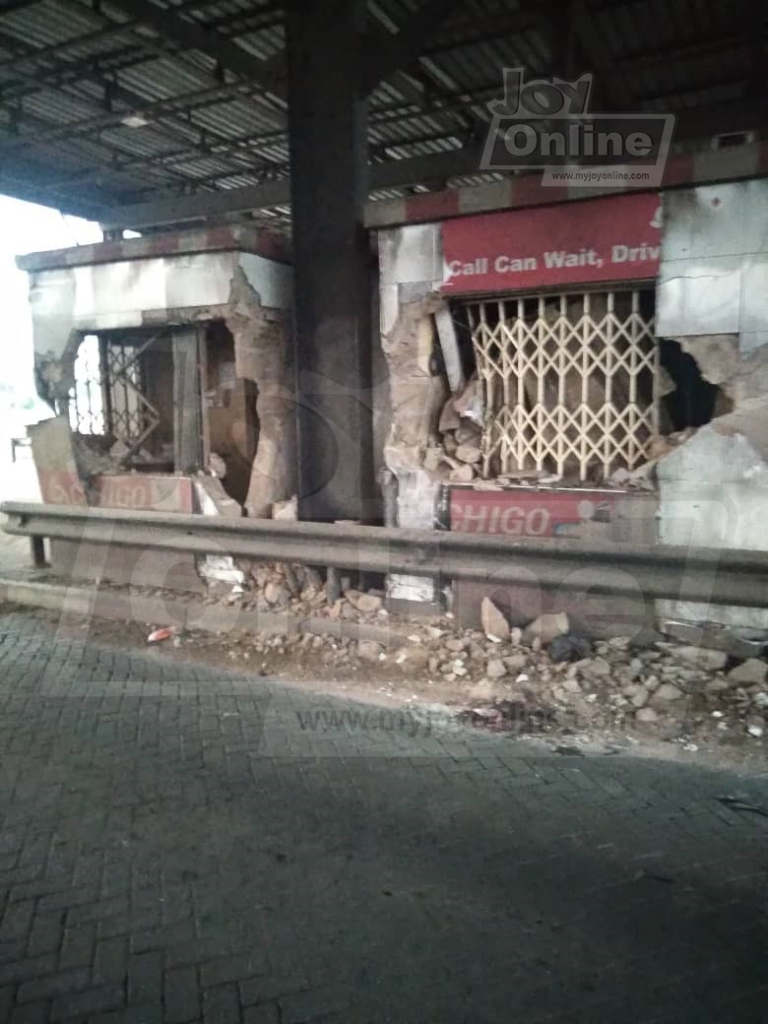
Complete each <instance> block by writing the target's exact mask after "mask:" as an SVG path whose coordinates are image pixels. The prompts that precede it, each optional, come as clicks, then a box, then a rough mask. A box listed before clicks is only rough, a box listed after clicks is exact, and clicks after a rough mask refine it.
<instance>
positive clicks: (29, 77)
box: [0, 0, 760, 220]
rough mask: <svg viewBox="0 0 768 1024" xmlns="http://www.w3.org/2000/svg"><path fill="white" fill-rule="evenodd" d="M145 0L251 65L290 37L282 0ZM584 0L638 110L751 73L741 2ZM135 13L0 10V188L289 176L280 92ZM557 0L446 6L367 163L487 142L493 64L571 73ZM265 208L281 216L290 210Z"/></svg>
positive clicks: (129, 192) (709, 91)
mask: <svg viewBox="0 0 768 1024" xmlns="http://www.w3.org/2000/svg"><path fill="white" fill-rule="evenodd" d="M151 2H152V3H154V4H155V5H156V6H157V7H158V8H164V9H166V10H169V11H171V12H172V13H173V14H174V16H175V17H177V18H180V19H187V20H189V21H191V22H193V23H194V24H195V25H196V26H198V27H200V26H202V27H203V28H204V29H205V30H206V31H209V32H211V33H214V32H216V33H219V34H220V35H222V36H224V37H227V38H228V39H229V40H230V41H231V42H235V43H236V45H238V46H240V47H241V48H242V49H243V50H245V51H247V52H248V53H249V54H251V55H253V56H254V57H256V58H258V59H261V60H264V61H269V60H270V59H273V61H274V59H275V55H279V54H280V53H281V51H282V49H283V47H284V31H283V25H282V11H281V8H280V3H279V2H277V0H214V2H211V0H151ZM424 2H425V0H367V8H368V22H369V31H370V30H374V31H378V32H380V33H385V34H391V33H395V32H397V31H399V30H400V29H401V28H403V26H406V25H407V23H408V21H409V19H410V18H412V17H413V16H414V14H415V13H417V12H418V11H419V9H420V8H421V6H422V5H423V3H424ZM579 6H580V7H581V9H582V10H583V11H584V12H585V13H584V15H583V17H584V18H586V22H587V24H588V30H589V40H588V42H589V44H590V45H589V46H588V47H584V49H586V50H589V49H592V48H594V47H598V48H599V50H600V53H601V55H602V56H601V62H600V63H601V68H600V69H599V70H600V76H599V77H601V79H602V80H601V81H600V82H599V85H600V89H601V91H602V94H603V96H608V97H610V95H611V91H612V89H613V87H615V86H618V85H621V87H622V91H624V92H625V93H626V94H627V95H629V96H630V97H631V98H632V100H633V102H634V103H635V104H636V106H637V109H646V110H653V111H656V110H675V109H685V108H690V107H699V106H701V105H704V104H709V103H716V102H721V101H724V100H730V99H737V98H738V97H739V96H741V95H742V94H744V93H745V91H746V90H747V87H748V80H749V79H750V76H752V77H754V74H755V68H754V61H755V47H754V44H753V42H752V38H751V32H752V29H751V27H750V25H749V20H748V18H747V19H746V21H745V18H744V13H745V5H743V4H722V3H717V4H716V3H714V2H707V0H579V4H577V8H578V7H579ZM755 6H756V7H759V6H760V5H759V4H756V5H755ZM130 11H131V5H130V3H127V2H125V3H123V2H122V0H102V2H101V4H99V5H96V4H92V3H91V2H90V0H28V2H27V3H22V4H21V5H18V4H15V5H14V7H13V9H11V10H9V11H7V12H6V13H3V11H2V8H0V191H8V192H10V193H14V194H20V192H24V191H25V190H26V193H28V194H30V195H34V196H35V197H38V198H43V199H47V200H48V201H50V202H52V203H56V204H62V203H64V204H68V205H69V206H70V207H75V206H80V207H87V206H88V204H89V203H91V204H93V206H94V208H96V207H98V205H100V204H108V205H114V204H115V203H120V202H138V201H143V200H145V199H147V198H151V196H152V195H153V194H155V193H157V192H158V190H160V191H162V192H163V194H168V193H169V191H170V192H172V191H174V190H175V191H178V192H180V193H186V192H189V191H190V189H196V188H205V189H225V188H236V187H238V186H239V185H243V184H253V183H254V182H258V181H259V180H260V177H261V176H263V175H264V174H266V173H269V174H271V175H273V176H274V175H277V176H280V175H283V174H286V173H287V164H288V143H287V135H286V120H287V119H286V104H285V100H284V99H283V98H281V96H280V95H277V94H275V93H266V92H265V91H264V90H263V89H262V88H260V87H259V85H258V84H256V83H253V82H245V81H243V80H242V79H241V78H239V77H238V76H237V74H235V73H234V72H233V71H231V70H230V69H227V68H221V67H219V66H217V63H216V61H215V59H214V58H213V57H211V56H210V55H209V54H208V53H201V52H199V51H197V50H195V49H190V48H185V47H183V46H182V45H180V44H179V42H178V41H177V40H173V39H165V38H163V37H162V35H161V34H160V33H159V32H158V31H156V30H155V29H154V28H152V27H150V26H147V25H142V24H140V23H138V22H135V21H133V20H132V18H131V13H130ZM551 12H552V8H551V7H549V6H548V5H543V4H540V3H534V2H522V0H462V2H455V3H453V4H451V5H449V6H448V13H447V15H446V16H445V17H444V18H443V20H442V21H441V22H440V23H439V24H437V25H436V27H435V30H434V32H433V33H432V34H431V36H430V37H429V38H428V39H427V41H426V42H425V44H424V47H423V50H422V56H421V57H420V58H419V60H418V61H417V62H415V63H413V64H411V65H410V66H408V67H407V68H405V69H403V70H402V71H401V72H399V73H397V74H395V75H392V76H390V77H389V78H388V79H387V80H386V81H384V82H381V83H379V85H378V86H377V88H376V89H375V90H374V92H373V94H372V96H371V97H370V101H369V139H370V146H371V158H372V159H373V160H376V161H379V160H382V159H385V160H395V159H407V158H411V157H417V156H423V155H427V154H430V153H439V152H446V151H450V150H456V149H460V148H462V147H463V146H465V145H466V144H467V142H468V141H469V140H474V141H477V140H478V139H481V138H482V137H483V133H484V131H485V126H486V123H487V121H488V119H489V113H488V109H487V104H488V102H489V101H490V100H492V99H494V98H496V97H498V96H500V95H501V83H502V70H503V69H504V68H508V67H524V68H525V69H526V70H527V72H528V74H529V75H531V76H533V75H540V74H551V73H552V72H558V73H565V69H562V68H559V67H557V66H556V56H555V55H556V54H557V53H561V52H562V50H563V47H562V46H561V45H559V42H558V40H559V36H560V34H561V33H562V32H563V30H564V26H563V24H560V23H557V22H556V21H555V20H554V18H553V16H552V13H551ZM277 59H278V61H279V58H277ZM571 70H574V69H571ZM575 70H576V71H580V70H594V71H595V72H596V73H597V71H598V69H597V68H594V69H590V68H576V69H575ZM278 91H279V90H278ZM495 177H496V176H495V175H474V176H470V177H469V178H466V177H465V178H462V179H456V182H457V183H458V182H459V181H460V182H462V183H466V182H468V181H487V180H493V179H494V178H495ZM25 183H26V184H25ZM404 191H405V190H403V189H391V190H387V191H386V192H385V193H380V194H381V196H382V197H384V196H387V197H392V196H395V195H398V194H403V192H404ZM378 194H379V193H377V195H378ZM264 216H265V217H272V218H276V219H277V220H280V219H281V218H282V219H283V220H284V219H285V216H286V213H285V211H283V212H282V213H281V212H279V211H278V212H274V211H271V212H269V213H266V212H265V213H264Z"/></svg>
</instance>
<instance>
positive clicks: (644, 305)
mask: <svg viewBox="0 0 768 1024" xmlns="http://www.w3.org/2000/svg"><path fill="white" fill-rule="evenodd" d="M467 312H468V317H469V324H470V328H471V333H472V342H473V347H474V351H475V356H476V359H477V366H478V373H479V377H480V379H481V381H482V386H483V391H484V399H485V429H484V431H483V470H484V474H485V476H495V475H504V473H510V472H514V471H519V470H530V469H536V470H540V471H542V470H543V471H550V472H554V473H557V474H558V475H559V476H566V475H576V474H578V478H579V479H580V480H587V479H596V478H600V476H602V477H603V478H605V477H608V476H610V474H611V473H612V472H614V471H615V470H616V469H618V468H620V467H623V468H626V469H632V468H633V467H635V466H637V465H638V464H641V463H642V462H643V461H645V460H646V459H647V458H648V456H649V448H650V443H651V441H652V439H653V436H654V435H655V434H656V433H657V432H658V405H659V399H658V365H659V364H658V348H657V345H656V340H655V337H654V316H653V293H652V291H648V290H642V289H635V290H631V291H607V292H587V293H584V294H580V295H574V294H562V295H539V296H533V297H523V298H514V299H501V300H495V301H482V302H477V303H471V304H469V305H468V308H467Z"/></svg>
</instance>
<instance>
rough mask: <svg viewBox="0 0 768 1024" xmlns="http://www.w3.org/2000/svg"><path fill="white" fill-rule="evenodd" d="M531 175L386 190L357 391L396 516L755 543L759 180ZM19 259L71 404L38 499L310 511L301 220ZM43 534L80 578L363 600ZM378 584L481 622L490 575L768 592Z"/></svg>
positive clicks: (607, 618) (670, 610)
mask: <svg viewBox="0 0 768 1024" xmlns="http://www.w3.org/2000/svg"><path fill="white" fill-rule="evenodd" d="M500 185H501V183H500ZM505 190H506V191H505ZM491 193H492V194H491ZM540 193H541V195H540V196H539V199H538V202H536V201H535V197H534V196H533V195H532V193H531V192H530V190H529V192H528V193H526V195H525V198H524V201H522V202H520V201H517V200H516V198H515V191H514V188H513V187H512V186H511V185H504V188H501V187H499V188H498V189H496V190H495V191H494V190H490V191H489V187H487V186H485V187H482V188H467V189H462V190H456V191H454V192H453V193H452V195H453V197H454V201H453V202H452V204H449V203H447V202H442V200H441V201H440V202H438V201H437V199H436V200H435V203H434V209H435V211H436V214H437V215H436V216H433V217H430V216H429V213H428V211H427V212H426V214H425V206H424V203H423V201H419V202H416V201H414V203H413V204H412V205H411V206H409V203H408V201H407V200H396V201H392V202H391V203H387V202H381V203H377V204H375V205H374V210H375V211H376V212H375V213H374V215H373V216H372V218H371V242H372V246H374V247H375V249H376V250H377V252H378V275H379V281H378V285H379V286H378V289H377V290H376V296H375V297H376V302H377V305H378V307H379V316H380V324H381V331H380V336H379V337H378V338H374V339H373V341H372V346H371V347H372V369H373V374H372V387H371V388H370V390H369V391H367V392H366V393H365V394H361V395H360V396H359V401H361V402H363V403H365V404H366V405H367V406H368V409H369V412H370V415H371V418H372V422H373V431H374V456H373V461H374V465H373V467H372V469H374V470H375V475H376V480H377V482H378V493H377V494H376V495H375V501H376V503H377V506H376V507H378V508H379V517H378V519H379V522H381V523H383V524H385V525H387V526H389V527H394V528H404V529H410V528H416V529H421V530H449V531H453V532H463V533H476V534H487V535H491V536H493V535H496V536H507V537H512V538H521V539H525V538H533V539H541V540H553V541H568V542H570V543H572V544H574V545H578V544H584V545H586V546H588V545H590V544H593V543H601V544H602V543H607V544H611V545H615V547H616V554H617V563H619V562H620V559H621V551H622V548H624V549H625V550H628V549H629V547H630V546H632V545H638V544H639V545H646V546H648V545H657V544H678V545H690V544H692V545H694V546H698V547H704V548H714V549H718V550H727V549H748V550H755V549H763V550H764V549H765V548H766V547H768V539H767V538H766V535H765V532H764V530H762V522H763V519H764V514H765V513H764V504H765V502H766V500H767V497H766V494H767V492H766V480H768V475H767V474H766V461H765V460H766V454H767V452H768V398H766V396H767V395H768V376H767V375H766V374H767V373H768V371H767V370H766V367H768V360H766V357H765V352H768V288H767V287H766V283H767V282H768V278H767V277H766V268H767V267H768V243H766V239H767V238H768V182H766V180H765V179H761V178H754V179H751V180H745V181H739V182H725V183H722V184H717V185H705V186H696V187H685V188H677V189H674V190H663V191H662V192H661V193H659V192H636V193H627V194H620V195H605V196H599V197H596V198H583V197H582V196H579V197H578V201H574V200H575V199H576V198H577V197H576V196H574V197H573V198H570V197H569V196H568V195H559V196H558V198H559V199H560V201H559V202H555V203H553V202H552V196H551V195H550V194H549V193H550V190H548V189H540ZM456 197H458V198H456ZM446 211H448V212H446ZM19 263H20V266H22V267H23V268H24V269H25V270H27V271H28V273H29V275H30V289H31V291H30V294H31V303H32V310H33V319H34V340H35V360H36V363H35V365H36V375H37V384H38V390H39V392H40V394H41V396H42V397H43V398H44V399H45V400H46V401H47V402H48V403H49V405H50V406H51V409H52V412H53V413H54V414H55V415H54V416H53V417H52V418H51V419H50V420H47V421H44V422H43V423H41V424H39V425H37V426H36V427H35V428H32V443H33V453H34V458H35V462H36V466H37V469H38V474H39V477H40V484H41V491H42V496H43V500H44V501H46V502H51V503H54V504H74V505H88V506H97V507H101V508H131V509H136V510H142V511H148V510H155V511H158V510H159V511H166V512H179V513H202V514H205V515H211V516H235V517H240V516H242V515H247V516H250V517H257V518H270V517H273V516H275V517H283V516H289V517H290V516H295V514H296V505H295V501H294V498H295V495H296V491H297V474H296V465H297V458H298V456H297V446H296V413H297V406H298V405H299V404H300V403H299V395H298V393H297V386H296V383H295V374H294V358H293V345H294V340H293V338H292V308H291V284H292V271H291V266H290V254H289V251H288V248H287V246H286V244H285V242H284V241H283V240H282V239H280V238H276V237H274V236H272V235H269V234H267V233H265V232H263V231H257V230H255V229H253V228H247V227H244V226H238V227H225V228H217V229H211V230H209V231H207V232H186V233H173V234H168V235H155V236H147V237H146V238H140V239H134V240H130V241H118V242H105V243H102V244H100V245H96V246H90V247H82V248H79V249H75V250H66V251H63V252H58V253H44V254H34V255H31V256H27V257H23V258H21V259H20V261H19ZM50 555H51V563H52V567H53V570H54V571H55V572H56V573H58V574H60V575H62V576H64V577H69V578H82V577H87V576H89V575H90V576H94V575H96V576H98V577H99V578H100V579H106V580H112V581H113V582H116V583H128V582H132V583H134V584H135V583H136V582H137V581H139V582H141V584H143V585H156V586H164V587H174V588H179V589H182V590H183V589H187V590H200V589H203V588H204V587H205V586H208V585H211V584H215V583H216V581H218V582H219V583H221V582H224V583H226V584H228V585H232V584H235V585H236V586H237V587H239V588H240V587H244V588H245V590H250V589H253V590H254V591H255V593H256V601H257V603H258V606H259V607H261V608H262V609H267V608H272V609H274V608H278V609H280V608H285V609H288V608H290V607H294V608H295V609H296V610H299V609H302V608H303V609H304V610H305V611H306V610H307V608H311V610H312V612H313V613H317V612H319V611H321V612H322V614H326V615H329V616H331V617H335V618H338V617H352V616H354V615H355V614H357V611H359V609H358V607H357V606H358V604H359V603H360V595H361V589H360V588H361V582H360V581H355V580H354V579H345V578H344V577H342V578H341V579H339V577H338V575H337V574H336V573H329V574H328V578H327V579H326V578H325V576H324V574H322V573H318V572H316V571H315V570H311V571H310V570H302V569H301V568H299V569H298V570H297V569H293V568H292V567H290V566H283V565H275V566H274V567H273V568H272V569H270V568H265V567H264V566H261V567H255V566H254V567H250V568H249V566H248V565H246V564H243V563H241V562H240V561H236V560H232V559H231V558H229V557H228V556H226V555H222V556H215V555H213V554H212V555H210V556H208V557H207V558H200V557H197V556H194V555H191V554H190V555H189V557H188V558H184V557H182V556H179V555H178V554H170V553H168V554H166V555H163V554H162V553H159V552H152V553H151V557H148V555H147V553H146V552H142V551H141V550H139V549H134V550H131V549H129V548H126V547H123V548H119V549H114V550H110V551H108V553H107V554H106V555H105V556H103V557H100V558H95V557H94V552H92V551H90V550H89V546H88V545H87V544H84V545H82V544H81V545H76V544H75V543H73V542H70V541H61V540H57V541H54V542H53V543H52V545H51V552H50ZM368 585H369V586H370V587H371V588H372V592H371V593H370V594H369V597H370V601H368V604H370V605H371V607H373V606H374V605H375V606H376V608H377V609H378V608H381V606H382V604H384V603H386V606H387V607H388V608H389V610H390V611H392V612H406V613H408V614H410V615H414V614H417V613H419V614H427V615H439V614H442V613H445V612H446V611H450V612H451V613H452V614H453V616H454V618H455V619H456V621H457V622H458V623H459V624H460V625H461V626H464V627H469V628H472V627H478V626H480V624H481V618H482V608H483V606H484V602H485V607H486V608H487V599H492V601H493V602H494V605H495V606H496V607H497V608H499V609H501V610H502V612H503V614H504V616H505V618H506V620H507V621H508V622H509V623H512V624H517V625H524V624H526V623H528V622H530V621H531V620H532V619H534V618H536V617H537V615H540V614H541V613H565V614H566V615H567V616H568V617H569V619H570V621H571V622H575V623H578V625H579V627H580V629H581V630H582V631H583V632H588V633H593V634H602V635H612V634H613V635H626V634H627V633H629V632H632V631H636V630H638V629H642V628H644V627H652V626H655V625H656V624H657V623H658V621H659V619H663V620H683V621H686V622H689V623H695V624H701V623H702V622H704V621H709V622H717V623H720V624H721V625H724V626H728V627H731V628H735V629H740V630H746V631H755V630H757V631H764V630H766V629H768V621H766V615H767V613H766V612H765V611H764V610H763V609H760V608H753V609H750V608H735V607H731V606H719V605H718V604H717V603H716V602H717V595H716V594H712V595H711V597H710V599H709V600H707V601H703V602H701V603H699V604H693V603H691V602H681V601H673V600H668V601H659V602H653V601H649V600H647V599H646V596H645V595H643V594H642V593H638V594H637V596H636V597H633V596H631V595H627V594H623V595H622V596H620V597H611V598H608V597H606V595H604V594H603V595H601V594H593V593H590V592H589V591H588V590H585V591H584V592H583V593H580V592H578V590H573V589H571V590H568V591H567V592H554V591H550V592H542V590H541V588H540V587H539V586H538V583H537V581H536V580H535V579H531V581H530V584H523V583H521V584H519V585H514V586H511V585H509V584H504V585H499V586H497V585H494V583H493V581H490V582H489V581H487V580H486V581H484V582H478V581H470V580H461V581H451V580H445V579H439V580H438V581H435V579H434V578H433V577H430V578H427V577H420V576H418V575H408V574H402V573H391V574H390V575H389V576H388V577H387V578H386V580H380V581H377V580H373V581H370V580H369V581H368ZM363 589H365V587H363ZM345 591H349V593H350V600H349V601H346V599H345V596H344V592H345ZM712 602H714V603H712ZM363 604H364V605H365V604H366V602H365V601H363ZM347 605H349V607H347Z"/></svg>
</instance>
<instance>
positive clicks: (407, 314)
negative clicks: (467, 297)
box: [379, 224, 448, 602]
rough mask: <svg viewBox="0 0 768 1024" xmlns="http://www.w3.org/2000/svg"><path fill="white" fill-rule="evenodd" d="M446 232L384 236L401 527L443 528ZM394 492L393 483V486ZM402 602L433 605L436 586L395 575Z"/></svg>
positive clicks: (422, 229) (391, 463)
mask: <svg viewBox="0 0 768 1024" xmlns="http://www.w3.org/2000/svg"><path fill="white" fill-rule="evenodd" d="M442 262H443V260H442V248H441V245H440V227H439V225H434V224H426V225H418V226H410V227H404V228H398V229H394V230H391V231H382V232H380V233H379V264H380V302H381V304H380V325H381V348H382V351H383V353H384V357H385V358H386V361H387V368H388V371H389V391H390V403H391V424H390V427H389V432H388V435H387V438H386V442H385V444H384V466H385V471H384V472H385V476H386V475H387V474H389V475H391V476H392V477H393V478H394V480H395V481H396V498H395V501H394V514H395V518H396V521H397V522H396V525H398V526H402V527H408V528H417V529H432V528H433V527H434V526H435V517H436V513H437V503H438V499H439V494H440V476H439V475H438V474H437V473H436V472H435V469H436V467H432V468H431V469H430V468H429V467H428V465H427V453H428V451H429V449H430V447H431V446H432V445H433V444H435V443H436V438H437V428H438V420H439V416H440V410H441V409H442V407H443V405H444V404H445V400H446V398H447V397H448V391H447V388H446V384H445V381H444V377H443V374H442V373H441V371H440V368H439V365H438V364H437V363H436V361H435V355H436V347H437V345H438V341H437V330H436V324H435V314H438V313H439V312H440V311H442V310H446V309H447V303H446V300H445V299H444V298H443V297H442V295H441V294H440V286H441V284H442V279H443V266H442ZM385 487H386V483H385ZM389 592H390V597H391V598H392V599H394V600H396V601H398V600H402V601H417V602H419V601H423V602H426V601H432V600H433V599H434V596H435V589H434V583H433V581H432V580H429V579H425V578H421V577H410V576H402V575H393V576H392V577H390V580H389Z"/></svg>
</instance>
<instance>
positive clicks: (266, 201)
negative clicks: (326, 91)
mask: <svg viewBox="0 0 768 1024" xmlns="http://www.w3.org/2000/svg"><path fill="white" fill-rule="evenodd" d="M766 124H768V109H767V108H766V100H764V99H763V98H762V97H757V98H754V99H752V100H747V99H737V100H731V101H727V102H724V103H718V104H715V105H713V106H707V107H691V108H686V109H685V110H682V111H679V112H678V113H677V127H676V131H675V138H676V139H685V138H701V137H705V136H709V135H715V134H717V133H719V132H722V131H740V130H747V129H750V128H756V127H760V126H761V125H762V126H765V125H766ZM481 153H482V147H468V148H464V149H454V150H450V151H449V152H446V153H434V154H429V155H428V156H417V157H411V158H409V159H406V160H391V161H389V162H387V163H381V164H372V165H371V167H370V181H369V185H370V188H371V190H372V191H375V190H376V189H384V188H400V187H404V186H408V185H416V184H420V183H422V182H425V181H445V180H447V179H449V178H455V177H460V176H462V175H468V174H477V173H478V171H479V168H480V156H481ZM289 203H290V184H289V179H288V178H283V179H281V180H279V181H273V182H267V183H265V184H263V185H252V186H251V185H249V186H247V187H245V188H237V189H228V190H225V191H221V192H205V193H199V194H198V195H194V196H175V197H172V198H168V199H158V200H153V201H151V202H147V203H140V204H137V205H134V206H124V207H120V206H117V207H112V208H110V209H106V210H103V211H102V214H101V218H100V219H101V221H102V224H103V225H104V227H105V228H119V227H133V228H141V227H150V226H153V225H159V224H175V223H183V222H185V221H192V220H203V219H205V218H208V217H216V216H222V215H224V214H227V213H239V212H245V211H247V210H258V209H267V208H269V207H272V206H287V205H288V204H289Z"/></svg>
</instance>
